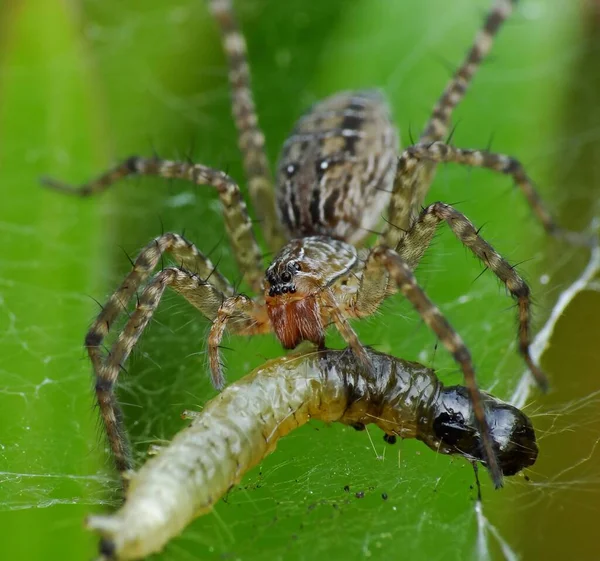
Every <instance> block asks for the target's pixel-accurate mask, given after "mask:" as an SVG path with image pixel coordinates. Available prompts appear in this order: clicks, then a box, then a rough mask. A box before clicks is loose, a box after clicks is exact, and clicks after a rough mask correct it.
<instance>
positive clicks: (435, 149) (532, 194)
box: [398, 142, 591, 245]
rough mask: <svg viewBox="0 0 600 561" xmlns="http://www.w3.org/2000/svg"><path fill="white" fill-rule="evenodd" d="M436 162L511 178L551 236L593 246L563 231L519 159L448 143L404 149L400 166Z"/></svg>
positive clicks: (418, 145)
mask: <svg viewBox="0 0 600 561" xmlns="http://www.w3.org/2000/svg"><path fill="white" fill-rule="evenodd" d="M422 160H425V161H431V162H435V163H455V164H459V165H463V166H469V167H475V168H485V169H489V170H492V171H495V172H497V173H502V174H504V175H509V176H510V177H511V178H512V180H513V181H514V182H515V185H516V186H517V187H518V188H519V189H520V191H521V192H522V193H523V195H524V196H525V199H526V200H527V202H528V204H529V207H530V208H531V210H532V211H533V213H534V214H535V216H536V217H537V219H538V220H539V222H540V223H541V224H542V226H543V227H544V230H546V232H547V233H548V234H550V235H551V236H554V237H557V238H564V239H566V240H567V241H569V242H570V243H574V244H577V245H589V244H590V243H591V240H590V239H589V238H586V236H585V235H582V234H580V233H577V232H568V231H566V230H563V229H562V228H561V227H560V226H559V225H558V224H557V223H556V222H555V220H554V219H553V218H552V216H551V214H550V212H548V209H547V208H546V206H545V205H544V202H543V201H542V198H541V197H540V195H539V193H538V192H537V190H536V189H535V187H534V185H533V181H532V180H531V178H530V177H529V176H528V175H527V173H526V172H525V169H524V168H523V165H522V164H521V162H519V161H518V160H517V159H515V158H513V157H511V156H507V155H505V154H497V153H494V152H488V151H487V150H470V149H464V148H456V147H455V146H451V145H449V144H446V143H444V142H433V143H431V144H415V145H414V146H409V147H408V148H406V150H404V152H403V153H402V155H401V156H400V161H399V164H398V165H399V167H409V168H410V167H413V166H415V165H417V162H419V161H422Z"/></svg>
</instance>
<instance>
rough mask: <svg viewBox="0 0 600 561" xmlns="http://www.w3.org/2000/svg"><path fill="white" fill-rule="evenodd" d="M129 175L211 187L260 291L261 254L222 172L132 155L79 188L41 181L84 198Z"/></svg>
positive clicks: (239, 257)
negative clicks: (161, 178)
mask: <svg viewBox="0 0 600 561" xmlns="http://www.w3.org/2000/svg"><path fill="white" fill-rule="evenodd" d="M128 175H154V176H158V177H165V178H167V179H185V180H188V181H191V182H193V183H195V184H196V185H207V186H212V187H214V188H215V189H216V190H217V192H218V194H219V200H220V201H221V206H222V207H223V216H224V219H225V229H226V231H227V235H228V236H229V240H230V242H231V245H232V247H233V254H234V256H235V258H236V261H237V264H238V267H239V270H240V272H241V273H242V274H243V275H244V278H245V279H246V281H247V282H248V283H249V284H250V286H251V287H252V289H253V290H254V291H256V292H260V291H261V287H262V280H263V262H262V254H261V251H260V248H259V246H258V243H257V242H256V238H255V237H254V232H253V230H252V221H251V220H250V216H249V215H248V209H247V208H246V203H245V202H244V199H243V198H242V195H241V193H240V188H239V186H238V185H237V183H235V181H234V180H233V179H232V178H231V177H229V176H228V175H227V174H226V173H225V172H223V171H220V170H217V169H213V168H209V167H206V166H204V165H202V164H192V163H188V162H177V161H172V160H161V159H158V158H142V157H139V156H132V157H130V158H128V159H127V160H125V161H123V162H122V163H121V164H119V165H118V166H116V167H114V168H113V169H111V170H109V171H107V172H106V173H103V174H102V175H100V176H99V177H98V178H97V179H95V180H93V181H90V182H89V183H86V184H84V185H81V186H79V187H77V186H71V185H67V184H65V183H62V182H59V181H55V180H54V179H44V180H43V183H44V185H46V186H48V187H50V188H52V189H54V190H57V191H61V192H63V193H68V194H73V195H80V196H82V197H85V196H89V195H93V194H95V193H99V192H101V191H104V190H105V189H107V188H108V187H109V186H110V185H112V184H113V183H116V182H117V181H119V180H120V179H122V178H124V177H126V176H128Z"/></svg>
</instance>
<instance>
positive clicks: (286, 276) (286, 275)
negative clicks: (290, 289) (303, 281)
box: [281, 271, 292, 282]
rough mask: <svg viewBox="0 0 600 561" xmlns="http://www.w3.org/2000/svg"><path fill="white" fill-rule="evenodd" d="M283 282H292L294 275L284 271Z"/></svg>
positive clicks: (282, 274)
mask: <svg viewBox="0 0 600 561" xmlns="http://www.w3.org/2000/svg"><path fill="white" fill-rule="evenodd" d="M281 280H282V281H283V282H290V281H291V280H292V275H291V274H290V273H288V272H287V271H284V272H283V273H281Z"/></svg>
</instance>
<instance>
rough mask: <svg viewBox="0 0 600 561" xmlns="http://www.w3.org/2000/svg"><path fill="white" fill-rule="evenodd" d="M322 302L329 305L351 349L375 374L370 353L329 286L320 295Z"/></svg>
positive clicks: (365, 366)
mask: <svg viewBox="0 0 600 561" xmlns="http://www.w3.org/2000/svg"><path fill="white" fill-rule="evenodd" d="M320 303H321V306H322V307H327V308H328V309H329V315H330V316H331V319H332V320H333V323H334V324H335V327H336V328H337V330H338V331H339V333H340V335H341V336H342V338H343V339H344V341H345V342H346V343H347V344H348V346H349V347H350V349H352V352H353V353H354V356H356V358H358V360H359V362H360V363H361V364H362V366H363V367H364V368H365V370H366V371H367V372H368V373H369V374H371V375H372V376H375V367H374V365H373V362H372V361H371V358H370V356H369V353H368V352H367V350H366V349H365V347H364V346H363V345H362V343H361V342H360V339H359V338H358V335H357V334H356V331H354V329H353V328H352V326H351V325H350V322H349V321H348V319H347V317H346V315H345V314H344V313H343V311H342V310H341V309H340V307H339V305H338V304H337V302H336V300H335V296H334V295H333V293H332V292H331V290H330V289H328V288H327V289H325V290H323V292H322V293H321V295H320Z"/></svg>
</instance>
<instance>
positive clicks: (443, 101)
mask: <svg viewBox="0 0 600 561" xmlns="http://www.w3.org/2000/svg"><path fill="white" fill-rule="evenodd" d="M514 4H516V0H496V2H495V3H494V5H493V6H492V8H491V9H490V11H489V12H488V13H487V16H486V18H485V23H484V24H483V27H482V28H481V29H480V30H479V32H478V33H477V35H476V36H475V40H474V41H473V45H472V46H471V48H470V49H469V51H468V52H467V56H466V57H465V59H464V60H463V62H462V64H461V65H460V66H459V67H458V69H457V70H456V72H455V73H454V75H453V76H452V78H451V80H450V82H449V83H448V84H447V85H446V88H445V89H444V92H443V93H442V95H441V96H440V98H439V99H438V100H437V102H436V104H435V106H434V108H433V112H432V113H431V116H430V117H429V120H428V121H427V123H426V124H425V128H424V129H423V132H422V133H421V138H420V139H419V142H422V143H427V142H434V141H435V140H442V139H443V138H444V137H446V136H447V135H448V129H449V126H450V117H451V116H452V111H453V110H454V109H455V108H456V106H457V105H458V104H459V103H460V102H461V101H462V100H463V98H464V97H465V93H466V92H467V89H468V87H469V85H470V83H471V82H472V80H473V76H474V75H475V73H476V72H477V70H478V68H479V66H480V65H481V63H482V61H483V59H484V58H485V57H486V56H487V55H488V53H489V52H490V49H491V48H492V45H493V42H494V38H495V36H496V34H497V33H498V30H499V29H500V27H501V26H502V24H503V23H504V21H505V20H506V19H507V18H508V17H509V16H510V14H511V13H512V11H513V6H514Z"/></svg>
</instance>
